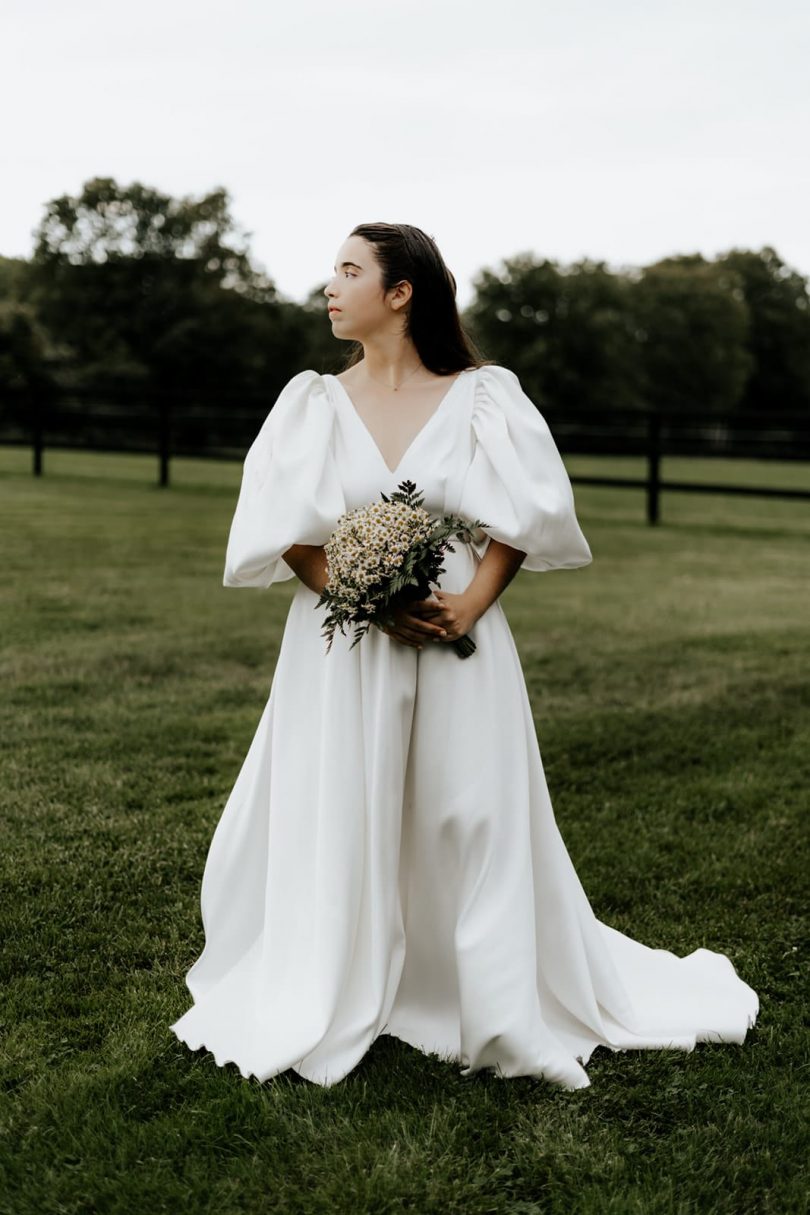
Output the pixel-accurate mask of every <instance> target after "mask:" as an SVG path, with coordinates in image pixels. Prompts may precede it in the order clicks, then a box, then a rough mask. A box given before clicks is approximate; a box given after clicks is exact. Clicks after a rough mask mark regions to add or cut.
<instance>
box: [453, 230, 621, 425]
mask: <svg viewBox="0 0 810 1215" xmlns="http://www.w3.org/2000/svg"><path fill="white" fill-rule="evenodd" d="M475 287H476V298H475V301H474V302H473V304H472V305H471V307H470V308H469V309H468V310H467V312H466V313H465V321H466V322H467V324H469V326H470V329H471V330H472V332H473V333H474V335H475V337H476V340H478V341H479V342H480V343H481V345H482V346H483V348H484V349H485V350H487V352H488V353H489V354H490V357H492V358H495V359H496V360H497V361H499V362H501V363H503V364H505V365H507V366H509V367H511V368H513V370H514V371H515V372H516V374H517V375H518V376H519V377H520V379H521V382H522V383H523V384H524V386H525V387H526V391H527V392H529V394H530V395H532V396H533V398H534V399H535V400H537V402H538V404H539V405H541V406H542V405H544V404H547V403H553V404H554V405H556V406H562V407H568V408H580V409H594V408H596V409H598V408H606V407H610V406H611V405H612V406H616V405H621V406H623V407H630V408H632V407H638V405H639V404H641V403H642V395H641V390H642V384H641V379H640V371H639V366H638V360H637V351H636V336H635V324H634V319H633V313H632V307H631V293H630V290H629V285H628V283H627V282H626V281H625V280H624V279H623V278H622V277H621V276H618V275H615V274H613V273H611V272H610V271H609V270H608V269H607V268H606V266H605V264H604V263H603V262H594V261H590V260H587V259H586V260H583V261H581V262H578V263H575V264H574V265H572V266H570V267H561V266H560V265H559V263H557V262H553V261H549V260H548V259H544V260H542V261H537V260H535V259H534V258H533V256H532V255H531V254H528V253H523V254H519V255H518V256H517V257H514V258H510V259H507V260H506V261H505V262H504V263H503V269H502V270H501V271H500V272H499V273H495V272H492V271H490V270H484V271H482V273H481V274H480V275H479V277H478V278H477V280H476V283H475Z"/></svg>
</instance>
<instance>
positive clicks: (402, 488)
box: [315, 481, 488, 658]
mask: <svg viewBox="0 0 810 1215" xmlns="http://www.w3.org/2000/svg"><path fill="white" fill-rule="evenodd" d="M380 497H381V498H382V501H381V502H369V503H368V504H367V505H366V506H359V507H357V508H356V509H355V510H351V511H347V513H346V514H345V515H341V517H340V518H339V519H338V522H337V526H336V527H335V530H334V531H333V532H332V535H331V536H330V537H329V539H328V540H327V542H326V545H325V546H324V548H325V552H326V563H327V570H328V574H327V582H326V586H325V587H324V589H323V591H322V592H321V596H320V598H319V600H318V602H317V604H316V605H315V606H316V608H318V607H323V606H324V605H325V606H326V607H327V608H328V612H327V616H326V621H325V623H324V626H323V633H324V635H325V636H326V637H327V638H328V645H327V647H326V652H327V654H328V653H329V651H330V649H331V648H332V642H333V640H334V636H335V630H336V629H340V632H341V633H342V634H343V635H344V636H345V626H346V625H354V626H355V637H354V641H353V642H352V644H351V646H350V647H349V648H350V649H354V647H355V646H356V645H357V643H358V641H360V639H361V638H362V637H364V636H365V634H366V633H367V632H368V630H369V629H370V627H371V625H372V624H373V625H375V626H376V627H377V628H380V629H381V628H384V627H389V626H390V625H391V624H392V623H393V619H392V616H391V614H390V613H391V609H392V608H394V607H399V606H402V605H404V604H407V603H411V602H413V601H414V600H417V599H426V598H427V597H428V596H429V594H430V585H429V584H430V583H431V582H437V580H438V577H439V574H443V573H444V572H445V570H444V567H443V566H442V564H441V562H442V557H443V556H444V554H445V553H446V552H451V553H454V552H455V551H456V550H455V549H454V547H453V545H452V544H451V543H450V537H451V536H455V537H456V538H457V539H459V540H462V541H463V542H464V543H465V544H469V543H471V541H472V539H473V533H474V532H475V531H476V529H477V528H479V527H487V526H488V525H487V524H486V523H482V522H481V521H480V520H478V519H477V520H475V522H473V523H470V522H468V521H466V520H465V519H462V518H460V517H459V516H457V515H445V516H444V517H443V518H442V519H436V518H433V516H431V515H430V514H429V512H428V511H426V510H425V508H424V507H423V505H422V502H423V499H424V495H423V494H421V493H420V494H417V492H416V485H415V484H414V482H413V481H401V482H400V484H399V486H398V487H397V491H396V493H392V494H391V495H390V497H388V496H386V495H385V494H383V493H381V494H380ZM450 644H451V645H452V646H453V648H454V649H455V651H456V653H457V654H458V655H459V657H460V658H467V657H469V655H470V654H472V653H474V651H475V642H474V641H473V639H472V638H471V637H469V636H464V637H459V638H458V639H457V640H456V641H452V642H451V643H450Z"/></svg>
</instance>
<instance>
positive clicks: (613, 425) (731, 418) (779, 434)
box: [0, 390, 810, 524]
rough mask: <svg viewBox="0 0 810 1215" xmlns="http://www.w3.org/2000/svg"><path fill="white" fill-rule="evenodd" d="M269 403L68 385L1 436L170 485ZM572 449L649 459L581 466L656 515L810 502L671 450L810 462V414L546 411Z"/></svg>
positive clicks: (6, 418)
mask: <svg viewBox="0 0 810 1215" xmlns="http://www.w3.org/2000/svg"><path fill="white" fill-rule="evenodd" d="M266 411H267V396H264V395H263V396H262V397H261V399H259V398H253V399H248V398H246V397H245V396H244V395H241V396H240V397H238V398H231V399H228V398H227V396H225V395H224V394H222V393H220V394H216V395H206V396H205V397H203V396H201V395H199V394H198V395H193V394H187V395H181V394H179V393H177V392H164V393H152V394H151V395H150V398H149V400H148V401H145V400H144V399H143V397H142V396H140V395H139V396H137V397H136V396H135V395H134V394H129V396H128V397H127V396H125V395H123V394H121V392H120V391H117V392H111V391H106V392H104V391H99V390H97V391H95V392H93V393H89V392H82V393H67V392H65V393H62V394H61V395H60V396H59V397H53V396H52V397H51V398H50V399H49V400H48V401H47V402H45V401H43V400H36V399H33V398H32V397H31V396H30V395H29V396H23V395H22V394H16V395H15V396H10V395H9V394H6V397H5V399H4V400H3V401H2V402H0V443H14V444H24V445H27V446H30V447H31V449H32V469H33V472H34V474H35V475H36V476H42V475H43V473H44V471H45V452H46V449H47V447H55V448H77V447H78V448H82V449H85V450H87V449H90V450H99V451H132V452H149V453H152V454H154V455H156V457H157V483H158V485H160V486H163V487H166V486H168V485H169V483H170V477H171V460H172V458H173V457H174V456H198V457H200V456H201V457H210V458H217V459H240V460H241V459H242V458H243V457H244V454H245V452H246V450H247V448H248V447H249V445H250V443H251V442H252V440H253V438H254V437H255V435H256V433H257V431H258V429H259V426H260V425H261V423H262V421H263V420H264V417H265V416H266ZM544 417H545V419H546V421H547V422H548V424H549V426H550V428H551V431H552V434H553V435H554V438H555V441H556V443H557V446H558V447H559V449H560V451H561V453H562V454H563V455H574V454H576V455H598V456H605V455H611V456H635V457H641V458H642V459H643V461H644V475H643V476H637V477H621V476H588V475H581V474H573V475H572V476H571V481H572V482H573V483H574V484H580V485H599V486H608V487H610V486H612V487H615V488H619V489H628V488H630V489H638V490H642V491H643V493H644V498H645V501H646V514H647V521H648V522H649V523H651V524H656V523H658V522H659V521H660V517H661V497H662V495H663V494H665V493H691V494H731V495H745V496H755V497H763V498H785V499H797V500H804V501H810V477H809V478H808V485H807V487H806V488H799V489H797V488H794V489H783V488H765V487H759V486H752V485H728V484H724V483H722V482H718V483H704V482H702V481H701V482H696V481H673V480H667V479H665V478H663V477H662V475H661V461H662V459H663V458H664V457H665V456H685V455H691V456H704V457H706V456H709V457H712V458H717V459H721V458H723V457H726V458H729V457H739V458H748V459H758V460H773V461H776V460H780V461H785V460H795V461H810V416H803V415H796V414H777V413H773V414H769V415H768V416H767V418H763V417H761V416H759V415H757V416H752V415H729V414H724V415H717V414H709V413H707V412H705V411H699V410H694V411H688V412H678V413H674V412H670V413H664V412H662V411H660V410H657V409H652V408H651V409H647V410H632V411H630V410H624V411H622V410H613V409H611V408H610V407H609V406H606V407H605V408H604V409H600V410H589V411H573V410H567V411H565V412H564V413H563V412H561V411H559V410H553V409H549V410H544Z"/></svg>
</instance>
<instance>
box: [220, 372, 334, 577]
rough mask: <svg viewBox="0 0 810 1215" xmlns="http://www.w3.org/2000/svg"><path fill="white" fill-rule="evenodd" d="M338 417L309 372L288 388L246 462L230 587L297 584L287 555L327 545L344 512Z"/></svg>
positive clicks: (231, 547) (229, 563)
mask: <svg viewBox="0 0 810 1215" xmlns="http://www.w3.org/2000/svg"><path fill="white" fill-rule="evenodd" d="M333 426H334V410H333V408H332V404H331V401H330V399H329V396H328V394H327V390H326V386H325V384H324V382H323V379H322V378H321V376H320V375H318V373H317V372H316V371H312V370H307V371H302V372H299V374H298V375H296V376H293V378H292V379H291V380H290V381H289V382H288V383H287V384H285V386H284V388H283V389H282V390H281V393H280V394H279V396H278V399H277V400H276V402H275V404H274V406H273V408H272V409H271V410H270V413H269V414H268V416H267V418H266V419H265V422H264V424H263V425H262V428H261V430H260V431H259V433H258V435H257V436H256V438H255V440H254V441H253V443H252V445H251V447H250V449H249V451H248V453H247V455H246V456H245V461H244V466H243V472H242V484H241V488H240V491H239V498H238V501H237V504H236V510H235V512H234V516H233V521H232V523H231V530H230V534H229V537H228V547H227V551H226V554H225V573H224V577H223V585H224V586H252V587H268V586H270V585H271V584H272V583H274V582H285V581H287V580H288V579H290V578H292V577H293V570H292V569H291V568H290V567H289V565H287V562H286V561H284V559H283V554H284V553H285V552H286V551H287V549H289V548H290V546H291V545H293V544H325V543H326V541H327V540H328V539H329V536H330V534H331V532H332V530H333V528H334V526H335V523H336V522H337V520H338V518H339V516H340V515H341V514H343V512H344V510H345V502H344V498H343V491H342V489H341V486H340V479H339V476H338V471H337V468H336V465H335V459H334V451H333V444H332V430H333Z"/></svg>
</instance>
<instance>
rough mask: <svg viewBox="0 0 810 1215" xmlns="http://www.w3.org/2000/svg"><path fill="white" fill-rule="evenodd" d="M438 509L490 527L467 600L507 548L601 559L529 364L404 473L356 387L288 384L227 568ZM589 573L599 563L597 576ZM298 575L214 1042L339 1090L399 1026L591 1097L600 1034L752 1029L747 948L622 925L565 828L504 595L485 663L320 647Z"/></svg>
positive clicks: (242, 568)
mask: <svg viewBox="0 0 810 1215" xmlns="http://www.w3.org/2000/svg"><path fill="white" fill-rule="evenodd" d="M406 478H408V479H411V480H413V481H414V482H415V483H416V484H417V486H418V487H419V489H421V490H423V491H424V493H425V505H426V506H427V508H428V509H429V510H431V511H433V512H435V513H437V514H441V513H444V512H452V513H456V514H461V515H463V516H464V517H466V518H468V519H471V520H472V519H476V518H477V519H481V520H483V521H484V522H485V523H486V524H487V526H486V527H485V528H484V529H483V530H482V531H480V532H479V533H478V534H477V537H476V543H475V544H474V545H464V544H461V543H457V544H456V545H455V549H456V551H455V552H454V553H448V554H447V556H446V559H445V568H446V573H445V574H444V575H443V576H442V578H441V585H442V587H443V589H445V590H447V591H451V592H461V591H463V590H464V588H465V587H466V586H467V585H468V584H469V582H470V580H471V579H472V577H473V575H474V573H475V569H476V567H477V564H478V562H479V561H480V560H481V559H482V557H483V555H484V553H485V552H486V548H487V546H488V544H489V542H490V538H495V539H497V540H500V541H503V542H504V543H506V544H510V545H512V546H513V547H514V548H517V549H520V550H522V551H523V552H525V553H526V557H525V559H524V561H523V568H524V569H527V570H534V571H548V570H559V569H576V568H577V567H581V566H585V565H587V564H588V563H589V562H590V560H591V552H590V549H589V547H588V543H587V541H586V539H585V537H584V535H583V534H582V531H581V529H580V527H579V523H578V521H577V517H576V512H575V508H574V498H573V494H572V490H571V485H570V482H569V479H568V476H567V474H566V472H565V468H564V465H563V462H562V460H561V458H560V455H559V452H558V450H557V448H556V446H555V443H554V440H553V438H552V436H551V434H550V432H549V429H548V426H547V425H546V423H545V421H544V419H543V418H542V416H541V414H540V413H539V412H538V411H537V409H536V407H535V406H534V404H533V403H532V401H531V400H530V399H529V398H528V397H527V396H526V394H525V393H524V392H523V390H522V388H521V386H520V382H519V380H518V378H517V377H516V376H515V375H514V374H513V373H512V372H511V371H509V370H508V369H507V368H504V367H500V366H494V365H488V366H484V367H481V368H478V369H475V368H473V369H469V370H467V371H465V372H462V373H461V374H460V375H459V376H458V377H457V378H456V379H454V380H453V382H452V384H451V386H450V387H449V389H448V391H447V393H446V394H445V396H444V397H443V399H442V401H441V403H440V405H439V407H438V409H437V410H436V411H435V413H434V414H433V415H432V416H431V418H430V419H429V420H428V422H427V423H426V424H425V425H424V426H423V427H422V429H421V430H420V431H419V433H418V434H417V435H416V436H415V438H414V440H413V441H412V443H411V445H410V447H409V448H408V450H407V451H406V452H405V454H404V455H403V456H402V458H401V460H400V462H399V465H398V466H397V468H396V469H394V470H393V471H392V470H390V469H389V468H388V467H387V465H386V464H385V462H384V460H383V458H382V455H381V453H380V450H379V448H378V447H377V445H376V443H375V441H374V439H373V438H372V436H371V433H370V432H369V430H368V429H367V428H366V426H365V424H364V423H363V421H362V420H361V418H360V415H359V414H358V413H357V411H356V409H355V408H354V405H353V404H352V402H351V400H350V398H349V396H348V394H347V392H346V390H345V389H344V387H343V385H342V383H341V382H340V381H339V380H338V379H336V378H335V377H334V376H329V375H319V374H318V373H317V372H315V371H312V370H307V371H302V372H301V373H300V374H299V375H297V376H295V377H293V379H291V380H290V381H289V383H288V384H287V385H286V386H285V387H284V389H283V390H282V392H281V394H280V396H279V398H278V400H277V402H276V403H275V405H274V408H273V409H272V410H271V412H270V414H269V416H268V418H267V420H266V421H265V423H264V425H263V426H262V428H261V430H260V432H259V434H258V436H257V437H256V440H255V442H254V443H253V445H252V446H251V448H250V451H249V452H248V454H247V456H246V458H245V462H244V471H243V478H242V484H241V489H240V493H239V498H238V502H237V505H236V510H235V513H234V517H233V522H232V526H231V531H230V536H229V540H228V547H227V553H226V561H225V572H224V584H225V586H229V587H255V588H262V587H268V586H270V585H271V584H273V583H275V582H280V581H284V580H286V579H289V578H292V577H294V574H293V571H292V570H291V569H290V567H289V566H288V565H287V564H286V562H285V561H284V559H283V553H284V552H286V551H287V549H288V548H289V547H290V546H291V545H292V544H295V543H301V544H323V543H325V541H326V540H327V539H328V537H329V534H330V532H331V531H332V529H333V527H334V525H335V523H336V522H337V519H338V516H339V515H340V514H342V513H343V512H344V511H345V510H349V509H351V508H352V507H355V506H359V505H361V504H363V503H365V502H368V501H373V500H374V501H376V500H378V499H379V495H380V492H381V491H385V492H390V491H392V490H394V489H395V488H396V487H397V485H398V484H399V483H400V482H401V481H402V480H404V479H406ZM577 576H581V575H577ZM316 604H317V596H316V595H315V594H314V592H312V591H311V590H309V588H308V587H306V586H305V585H304V584H303V583H300V582H299V584H298V586H297V589H296V591H295V595H294V597H293V600H292V603H291V605H290V609H289V613H288V616H287V620H286V624H285V628H284V634H283V638H282V643H281V648H280V652H279V656H278V661H277V665H276V669H275V672H274V675H273V678H272V684H271V689H270V695H269V699H268V701H267V704H266V706H265V708H264V712H263V713H262V716H261V719H260V721H259V724H258V728H257V730H256V733H255V735H254V738H253V741H252V743H251V745H250V749H249V751H248V754H247V756H246V758H245V761H244V764H243V766H242V768H241V771H240V772H239V775H238V777H237V780H236V783H235V785H234V787H233V790H232V792H231V794H230V797H229V798H228V801H227V803H226V805H225V808H224V810H223V813H222V816H221V818H220V820H219V822H218V824H217V827H216V829H215V832H214V835H213V839H212V841H211V845H210V849H209V852H208V857H207V860H206V864H205V870H204V873H203V879H202V891H201V913H202V921H203V927H204V931H205V947H204V949H203V951H202V953H201V955H200V956H199V958H198V959H197V961H196V962H195V963H194V965H193V966H192V967H191V969H190V970H189V972H188V974H187V975H186V984H187V987H188V989H189V991H190V992H191V995H192V997H193V1001H194V1003H193V1005H192V1006H191V1007H190V1008H189V1009H188V1011H187V1012H186V1013H185V1014H184V1015H183V1016H181V1017H180V1018H179V1020H177V1021H176V1022H175V1023H174V1024H173V1025H172V1026H171V1029H172V1031H173V1032H174V1033H175V1034H176V1036H177V1037H178V1039H180V1040H181V1041H183V1042H185V1043H186V1044H187V1045H188V1046H189V1047H190V1048H191V1049H193V1050H196V1049H198V1048H201V1047H205V1048H207V1049H208V1050H209V1051H210V1052H212V1054H213V1056H214V1059H215V1061H216V1063H217V1064H218V1065H220V1066H222V1065H224V1064H226V1063H234V1064H236V1066H237V1067H238V1068H239V1071H240V1072H241V1074H242V1075H243V1076H244V1077H246V1078H247V1077H249V1076H255V1077H257V1078H258V1079H259V1080H266V1079H268V1078H270V1077H271V1076H273V1075H276V1074H278V1073H279V1072H282V1071H284V1070H286V1069H287V1068H294V1069H295V1071H296V1072H298V1073H299V1074H300V1075H302V1076H304V1077H306V1078H307V1079H309V1080H311V1081H313V1082H315V1083H317V1084H321V1085H330V1084H334V1083H336V1082H337V1081H339V1080H341V1079H342V1078H343V1077H344V1076H346V1075H347V1073H348V1072H350V1071H351V1070H352V1068H354V1067H355V1066H356V1065H357V1063H358V1062H359V1061H360V1060H361V1059H362V1058H363V1056H364V1054H365V1053H366V1051H367V1050H368V1048H369V1046H370V1045H371V1043H372V1042H373V1041H374V1040H375V1038H376V1037H377V1036H378V1035H380V1034H383V1033H387V1034H393V1035H395V1036H396V1037H398V1038H400V1039H402V1040H403V1041H405V1042H408V1043H410V1044H411V1045H412V1046H414V1047H417V1048H418V1049H420V1050H423V1051H426V1052H435V1053H437V1054H439V1055H441V1056H443V1057H445V1058H446V1059H447V1060H448V1061H450V1060H453V1061H456V1062H457V1063H458V1064H459V1065H460V1068H461V1071H462V1072H463V1074H465V1075H468V1074H471V1073H473V1072H476V1071H478V1070H480V1069H490V1070H492V1071H493V1072H494V1073H495V1074H496V1075H499V1076H504V1077H506V1076H518V1075H533V1076H538V1077H543V1078H544V1079H546V1080H548V1081H552V1082H555V1083H557V1084H560V1085H563V1086H564V1087H566V1088H570V1089H575V1088H581V1087H584V1086H586V1085H588V1083H589V1080H588V1076H587V1073H586V1071H585V1068H584V1065H585V1064H586V1063H587V1061H588V1059H589V1058H590V1056H591V1053H592V1052H593V1050H594V1049H595V1047H597V1046H600V1045H601V1046H605V1047H608V1048H611V1049H613V1050H620V1049H631V1048H676V1049H682V1050H691V1049H692V1048H693V1047H694V1045H695V1043H696V1042H697V1041H699V1040H715V1041H725V1042H742V1041H743V1039H744V1038H745V1035H746V1032H747V1030H748V1028H749V1027H750V1026H751V1025H752V1024H753V1023H754V1021H755V1019H756V1015H757V1011H758V998H757V995H756V993H755V992H754V991H753V990H752V989H751V988H750V987H749V986H748V985H747V984H746V983H745V982H743V981H742V979H740V978H739V977H738V975H737V973H736V971H735V969H734V967H733V966H732V964H731V962H730V961H729V959H728V958H727V957H726V956H725V955H723V954H720V953H715V952H712V951H709V950H706V949H697V950H695V951H694V952H693V953H691V954H689V955H688V956H687V957H684V958H679V957H676V956H675V955H674V954H672V953H670V952H668V951H665V950H657V949H650V948H648V947H647V946H645V945H643V944H641V943H640V942H637V941H635V940H633V939H631V938H630V937H628V936H626V935H623V934H622V933H620V932H617V931H616V930H615V929H613V928H611V927H610V926H608V925H607V924H605V923H602V922H601V921H599V920H598V919H597V918H596V917H595V915H594V913H593V911H592V909H591V907H590V904H589V902H588V899H587V897H586V895H585V893H584V891H583V889H582V886H581V884H580V882H579V879H578V878H577V875H576V872H575V870H574V867H573V865H572V863H571V860H570V857H569V855H568V852H567V851H566V848H565V845H564V842H563V840H562V838H561V836H560V833H559V831H558V829H557V826H556V823H555V820H554V814H553V810H552V806H551V802H550V799H549V793H548V789H547V786H546V780H545V776H544V772H543V766H542V761H541V757H540V751H539V748H538V743H537V737H536V734H535V729H534V723H533V719H532V713H531V706H530V704H529V699H528V695H527V690H526V684H525V680H524V677H523V672H522V668H521V664H520V660H519V656H518V653H517V650H516V648H515V644H514V639H513V637H512V633H511V631H510V628H509V624H508V621H507V619H506V616H505V614H504V611H503V609H502V607H501V604H500V601H498V600H496V602H495V603H493V604H492V605H491V607H490V608H489V609H488V610H487V611H486V612H485V613H484V615H483V616H482V617H481V618H480V619H479V620H478V621H477V623H476V625H475V627H474V629H473V633H472V635H473V637H474V638H475V641H476V643H477V647H478V648H477V651H476V653H475V654H473V655H472V656H471V657H470V658H468V659H464V660H461V659H459V658H458V656H457V655H456V653H455V652H454V651H453V649H452V648H451V647H450V646H448V645H446V644H442V643H427V644H426V645H425V647H424V648H423V650H421V651H417V650H415V649H413V648H411V647H408V646H404V645H401V644H400V643H398V642H396V641H394V640H393V639H391V638H389V637H387V636H385V635H384V634H382V633H380V632H379V631H378V630H376V629H371V630H370V631H369V633H368V634H367V635H366V636H365V637H364V638H363V640H362V641H361V642H360V644H359V645H357V646H355V647H354V648H353V649H350V645H351V640H352V633H351V632H349V633H348V634H347V635H346V636H345V637H343V636H341V634H340V633H337V634H336V635H335V640H334V643H333V647H332V650H331V652H330V653H329V654H328V655H327V654H326V652H325V647H326V642H325V640H324V638H323V636H322V633H321V628H322V623H323V617H324V613H323V609H318V610H315V609H316Z"/></svg>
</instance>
